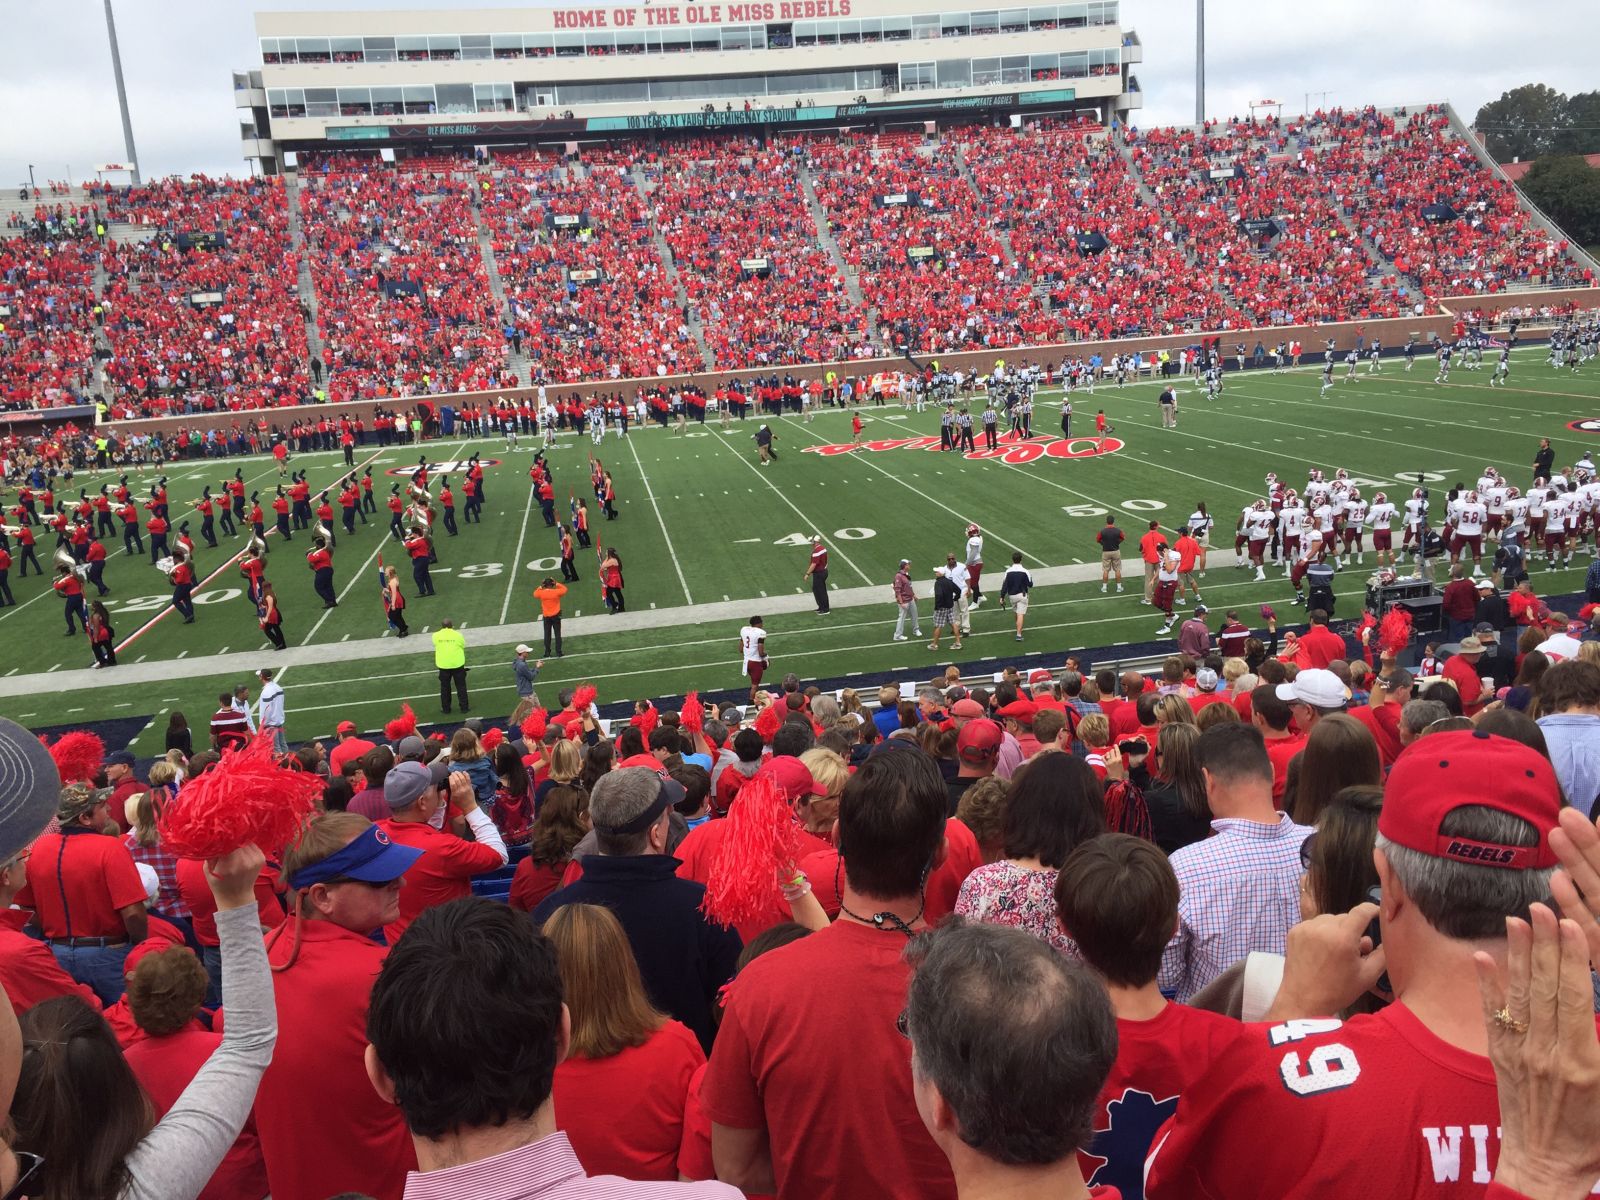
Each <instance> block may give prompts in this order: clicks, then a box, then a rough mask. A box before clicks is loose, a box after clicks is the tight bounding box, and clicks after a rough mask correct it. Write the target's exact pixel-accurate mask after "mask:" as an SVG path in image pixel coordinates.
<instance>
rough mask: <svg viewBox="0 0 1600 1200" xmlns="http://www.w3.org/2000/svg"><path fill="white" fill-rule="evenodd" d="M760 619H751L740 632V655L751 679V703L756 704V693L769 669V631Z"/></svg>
mask: <svg viewBox="0 0 1600 1200" xmlns="http://www.w3.org/2000/svg"><path fill="white" fill-rule="evenodd" d="M762 626H763V622H762V620H761V618H760V617H751V618H750V624H748V625H746V626H745V627H744V628H743V629H741V630H739V653H740V655H741V657H742V658H743V660H744V673H745V674H746V675H748V676H749V677H750V703H751V704H754V703H755V702H756V692H757V691H758V690H759V689H760V687H761V676H762V674H763V673H764V672H765V671H766V669H767V631H766V629H764V628H763V627H762Z"/></svg>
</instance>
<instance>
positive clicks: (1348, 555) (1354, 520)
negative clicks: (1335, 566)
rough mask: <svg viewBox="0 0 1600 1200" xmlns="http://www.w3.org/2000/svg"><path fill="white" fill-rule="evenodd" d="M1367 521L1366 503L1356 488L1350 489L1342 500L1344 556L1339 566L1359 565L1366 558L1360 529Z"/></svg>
mask: <svg viewBox="0 0 1600 1200" xmlns="http://www.w3.org/2000/svg"><path fill="white" fill-rule="evenodd" d="M1366 520H1367V502H1366V501H1365V500H1363V499H1362V498H1361V491H1360V489H1358V488H1351V489H1350V491H1349V492H1348V494H1347V495H1346V496H1345V500H1344V514H1343V521H1344V532H1343V534H1342V535H1341V536H1342V537H1343V539H1344V556H1343V558H1342V559H1341V565H1347V564H1350V563H1359V562H1361V560H1362V559H1363V558H1365V557H1366V549H1367V548H1366V544H1365V542H1364V541H1363V540H1362V536H1361V533H1362V527H1363V526H1364V525H1365V523H1366Z"/></svg>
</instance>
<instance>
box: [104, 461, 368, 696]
mask: <svg viewBox="0 0 1600 1200" xmlns="http://www.w3.org/2000/svg"><path fill="white" fill-rule="evenodd" d="M377 457H378V455H377V453H376V452H374V453H372V454H370V455H368V456H367V457H366V458H365V459H364V460H362V461H361V462H359V463H357V464H356V466H355V467H353V468H350V469H349V470H355V471H359V470H361V469H362V468H363V467H366V466H368V465H370V464H371V463H372V460H373V459H375V458H377ZM276 469H277V468H276V467H275V466H274V467H272V468H270V469H269V470H268V471H264V472H262V475H266V474H270V473H271V471H273V470H276ZM349 470H346V469H343V467H342V465H341V470H340V472H339V474H340V477H341V478H342V477H343V476H344V475H346V474H348V473H349ZM259 478H261V476H260V475H256V476H252V477H251V479H252V480H255V479H259ZM245 528H247V529H248V528H249V525H248V524H246V526H245ZM268 532H269V533H270V532H272V531H271V530H269V531H268ZM244 546H245V544H244V543H241V545H240V547H239V549H238V550H236V551H234V553H233V554H231V555H229V557H228V558H226V559H225V560H224V561H223V563H222V565H221V566H220V567H218V568H217V569H216V570H215V571H212V572H211V574H209V575H207V576H206V577H205V578H204V579H202V580H201V581H200V582H199V583H197V584H195V585H194V590H195V591H197V592H198V591H201V590H203V589H204V588H205V586H206V585H207V584H208V583H210V582H211V581H212V580H213V579H215V578H216V577H217V576H219V575H221V574H222V573H223V572H224V571H226V570H227V569H228V568H229V567H231V566H233V565H234V564H235V563H236V562H238V561H239V560H240V559H241V558H243V557H244ZM177 611H178V610H177V609H175V608H173V607H172V605H170V604H168V605H166V606H165V607H163V608H162V609H161V611H160V612H158V613H156V615H155V616H153V617H151V618H150V619H149V620H148V621H146V622H145V623H144V624H143V625H141V626H139V628H138V629H135V630H134V631H133V632H132V633H130V634H129V635H128V636H127V637H126V638H124V639H123V640H122V642H121V643H120V644H119V645H118V646H117V647H116V648H115V652H116V653H118V654H120V653H121V652H122V651H124V650H126V649H127V648H128V647H129V646H131V645H133V644H134V643H135V642H136V641H138V640H139V639H140V638H141V637H143V636H144V635H145V634H146V633H148V632H149V631H150V630H152V629H154V628H155V627H156V625H158V624H160V622H161V621H162V620H163V619H165V617H166V616H167V614H168V613H173V612H177ZM330 611H331V610H330ZM323 615H324V616H326V615H327V614H326V613H324V614H323ZM318 624H319V625H320V624H321V622H320V621H319V622H318ZM306 640H307V641H309V640H310V639H309V638H308V639H306ZM140 661H141V662H143V661H144V660H143V659H141V660H140ZM284 670H288V668H287V667H285V668H284Z"/></svg>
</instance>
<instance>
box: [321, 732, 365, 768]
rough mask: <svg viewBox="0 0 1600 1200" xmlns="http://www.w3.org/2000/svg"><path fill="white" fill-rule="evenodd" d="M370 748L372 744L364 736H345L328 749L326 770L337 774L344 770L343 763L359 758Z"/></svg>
mask: <svg viewBox="0 0 1600 1200" xmlns="http://www.w3.org/2000/svg"><path fill="white" fill-rule="evenodd" d="M372 749H374V746H373V744H372V743H371V742H369V741H367V739H366V738H358V737H352V738H345V740H344V741H342V742H340V743H339V744H338V745H337V746H335V747H334V748H333V749H332V750H330V751H328V770H329V771H331V772H332V773H333V774H335V775H338V774H339V773H340V772H342V771H343V770H344V765H345V763H347V762H349V761H350V760H351V759H352V758H360V757H361V756H362V755H363V754H366V753H367V752H368V751H370V750H372Z"/></svg>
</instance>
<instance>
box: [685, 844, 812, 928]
mask: <svg viewBox="0 0 1600 1200" xmlns="http://www.w3.org/2000/svg"><path fill="white" fill-rule="evenodd" d="M731 828H732V826H731V825H730V824H729V823H728V822H727V821H707V822H705V823H704V824H702V825H696V826H695V827H694V828H693V829H691V830H690V831H689V836H688V837H686V838H684V839H683V841H681V842H679V843H678V848H677V849H676V850H674V851H673V852H672V853H673V857H675V858H676V859H677V860H678V878H679V879H692V880H694V881H695V882H696V883H710V882H711V865H712V863H714V862H715V861H716V858H717V853H718V851H720V850H721V849H722V844H723V842H725V841H726V840H727V838H728V832H729V830H730V829H731ZM800 843H801V847H802V849H801V851H800V855H799V858H800V859H801V860H802V861H803V860H804V859H805V858H807V857H808V856H810V855H812V854H820V853H822V852H824V851H827V850H831V849H832V848H833V847H832V846H830V845H829V844H828V843H827V842H826V841H825V840H823V839H822V838H819V837H818V836H817V835H816V834H814V833H807V832H806V831H805V830H801V831H800ZM793 919H794V914H793V912H791V911H790V908H789V906H788V905H787V904H785V903H784V901H783V897H782V896H781V895H779V894H778V893H777V891H776V890H774V892H773V896H772V903H771V904H769V905H768V906H767V909H766V911H765V912H763V913H762V914H761V915H760V916H759V917H757V918H755V919H754V920H752V921H741V922H739V923H738V924H737V925H735V926H734V928H735V929H737V930H738V931H739V937H740V938H741V939H742V940H743V941H744V944H745V945H747V946H748V945H749V944H750V941H751V939H752V938H754V937H755V936H756V935H757V934H758V933H761V932H762V931H763V930H766V929H771V928H772V927H773V926H774V925H781V924H782V923H783V922H785V921H792V920H793Z"/></svg>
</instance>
